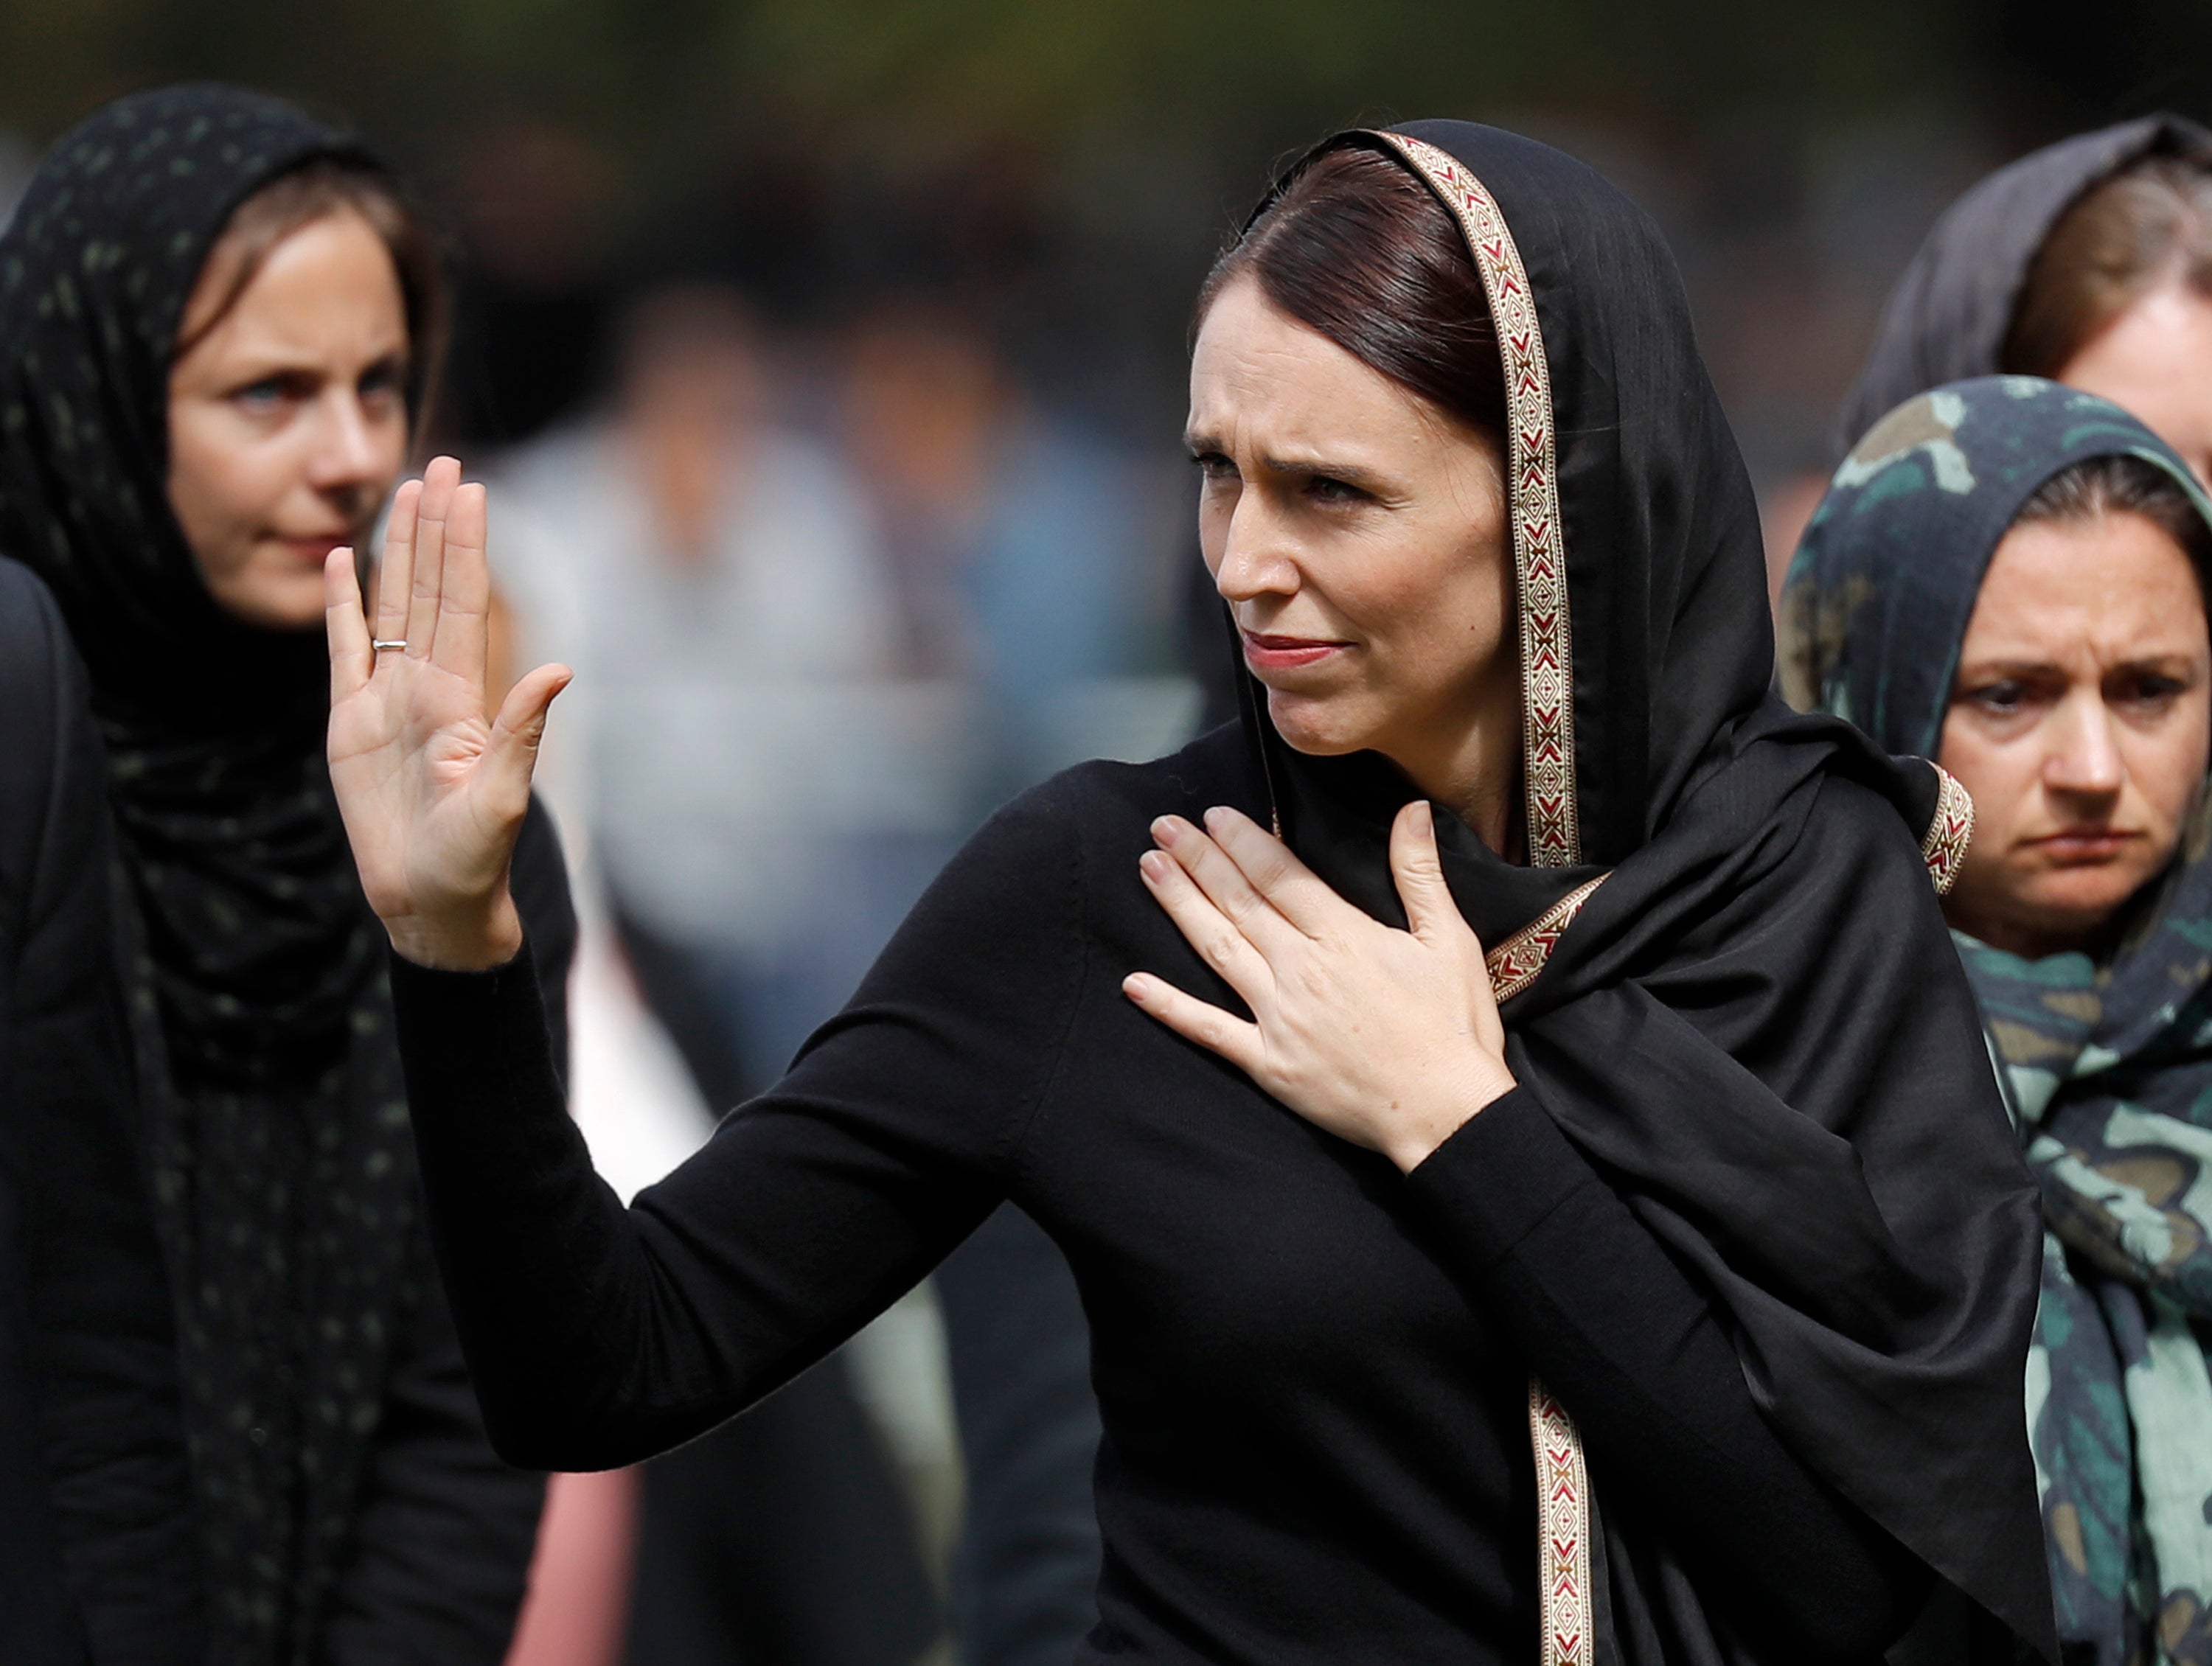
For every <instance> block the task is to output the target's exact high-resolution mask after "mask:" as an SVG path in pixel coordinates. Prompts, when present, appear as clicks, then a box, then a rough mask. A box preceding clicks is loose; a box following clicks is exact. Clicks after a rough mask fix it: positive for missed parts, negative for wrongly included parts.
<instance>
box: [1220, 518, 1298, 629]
mask: <svg viewBox="0 0 2212 1666" xmlns="http://www.w3.org/2000/svg"><path fill="white" fill-rule="evenodd" d="M1258 495H1259V494H1256V493H1253V492H1246V493H1244V494H1242V495H1241V496H1240V497H1239V498H1238V500H1237V506H1236V508H1235V509H1234V510H1232V511H1231V513H1230V516H1229V534H1228V537H1227V539H1226V541H1225V542H1224V544H1223V546H1222V554H1221V565H1220V566H1218V567H1216V568H1215V569H1214V572H1213V587H1214V588H1215V589H1216V590H1218V591H1220V592H1221V594H1222V596H1223V597H1225V599H1227V600H1229V601H1231V602H1245V601H1249V600H1251V599H1252V598H1253V597H1256V596H1267V595H1280V596H1287V595H1289V594H1291V592H1292V591H1296V590H1297V587H1298V574H1297V564H1296V563H1295V562H1293V561H1292V560H1291V559H1290V556H1289V554H1288V553H1287V552H1285V550H1284V548H1283V547H1282V544H1281V542H1280V540H1279V538H1278V537H1277V536H1274V528H1273V526H1272V525H1271V524H1270V522H1271V518H1270V517H1269V516H1268V514H1267V511H1266V508H1265V506H1263V505H1261V504H1260V503H1258V502H1257V501H1255V500H1256V499H1257V497H1258Z"/></svg>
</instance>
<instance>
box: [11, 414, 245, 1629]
mask: <svg viewBox="0 0 2212 1666" xmlns="http://www.w3.org/2000/svg"><path fill="white" fill-rule="evenodd" d="M6 412H7V407H6V405H5V403H4V401H0V421H6V420H8V419H7V415H6ZM105 788H106V783H105V779H104V763H103V760H102V758H101V756H100V740H99V736H98V735H97V734H96V733H95V732H94V729H93V724H92V714H91V712H90V710H89V708H88V706H87V703H86V688H85V679H84V669H83V667H82V665H81V664H80V663H78V660H77V657H76V651H75V650H74V649H73V648H71V647H70V641H69V635H68V633H67V630H66V628H65V627H64V625H63V623H62V619H61V615H60V613H59V611H58V609H56V607H55V606H54V602H53V598H52V596H51V595H49V594H48V593H47V591H46V587H45V586H44V585H41V584H40V582H39V581H38V579H35V578H34V577H33V576H32V575H31V574H30V573H29V572H27V571H26V570H25V569H24V568H22V567H21V566H18V565H16V564H15V562H14V561H10V560H0V1660H5V1661H7V1662H8V1663H9V1666H201V1663H202V1662H204V1660H205V1659H206V1651H207V1640H206V1635H205V1633H204V1629H203V1627H202V1625H201V1597H200V1578H199V1557H198V1554H197V1542H196V1540H195V1537H194V1534H195V1523H194V1519H193V1515H192V1509H191V1475H190V1472H189V1470H188V1469H187V1467H186V1463H185V1434H184V1425H183V1421H182V1418H181V1415H180V1414H179V1406H178V1389H177V1359H176V1341H175V1328H174V1325H173V1322H172V1319H171V1316H170V1311H169V1286H168V1280H167V1277H166V1275H165V1274H164V1271H163V1269H162V1265H161V1251H160V1248H159V1246H158V1245H157V1244H156V1242H155V1235H154V1221H153V1211H152V1205H151V1203H150V1200H149V1197H148V1196H147V1193H146V1188H145V1179H144V1167H143V1163H142V1161H141V1160H140V1151H139V1145H138V1139H139V1133H140V1124H141V1106H140V1103H139V1096H138V1091H137V1090H138V1083H137V1073H136V1072H135V1071H134V1070H133V1069H132V1064H131V1039H130V1026H129V1020H128V1018H127V1017H126V1015H125V1006H124V994H123V977H122V962H121V958H120V956H119V954H118V952H117V950H118V938H117V936H116V935H115V930H114V911H113V907H112V901H111V897H110V866H111V863H112V860H113V857H114V848H115V844H114V836H113V830H112V827H111V825H110V822H109V818H108V809H107V800H106V791H105Z"/></svg>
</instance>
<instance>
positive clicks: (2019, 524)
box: [1783, 377, 2212, 1666]
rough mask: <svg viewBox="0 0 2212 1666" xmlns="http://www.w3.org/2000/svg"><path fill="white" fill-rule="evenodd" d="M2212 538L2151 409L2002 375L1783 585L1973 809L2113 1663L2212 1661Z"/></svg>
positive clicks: (1857, 454)
mask: <svg viewBox="0 0 2212 1666" xmlns="http://www.w3.org/2000/svg"><path fill="white" fill-rule="evenodd" d="M2208 558H2212V503H2208V501H2207V500H2206V499H2205V496H2204V494H2203V490H2202V488H2200V487H2199V486H2198V484H2197V481H2196V479H2195V477H2194V476H2192V475H2191V472H2190V470H2189V469H2188V468H2187V467H2186V466H2185V464H2184V463H2183V461H2182V459H2181V457H2179V455H2178V454H2177V453H2176V452H2175V451H2172V449H2171V448H2170V447H2168V446H2167V445H2166V444H2164V443H2163V442H2162V441H2160V440H2159V439H2156V438H2154V436H2153V435H2152V433H2150V431H2149V430H2148V428H2147V427H2144V426H2143V425H2142V423H2140V422H2138V421H2136V420H2135V419H2134V418H2133V417H2130V416H2128V415H2124V413H2122V412H2121V411H2120V410H2119V409H2118V408H2117V407H2115V406H2112V405H2111V404H2108V403H2106V402H2105V401H2103V400H2101V399H2099V398H2096V397H2093V396H2091V395H2088V394H2086V393H2081V392H2079V391H2074V390H2071V389H2068V388H2062V387H2060V386H2058V385H2056V384H2054V383H2051V382H2045V381H2038V380H2033V379H2028V378H2024V377H1991V378H1987V379H1982V380H1978V381H1969V382H1961V383H1954V384H1953V385H1949V386H1947V387H1943V388H1939V389H1937V390H1936V391H1934V392H1932V393H1928V394H1923V395H1922V396H1921V397H1918V398H1916V399H1912V400H1910V401H1908V402H1907V403H1905V404H1904V405H1901V406H1900V407H1899V408H1898V409H1896V410H1894V411H1892V412H1891V413H1890V414H1889V415H1887V417H1885V418H1883V419H1882V420H1881V421H1880V422H1878V423H1877V424H1875V427H1873V428H1872V429H1871V430H1870V431H1869V433H1868V434H1867V435H1866V437H1865V438H1864V439H1862V440H1861V441H1860V442H1859V444H1858V446H1857V449H1856V450H1854V451H1852V453H1851V455H1850V457H1849V458H1847V459H1846V460H1845V461H1844V464H1843V467H1842V468H1841V469H1840V470H1838V472H1837V475H1836V478H1835V482H1834V484H1833V486H1832V488H1830V490H1829V492H1828V495H1827V497H1826V500H1824V501H1823V502H1822V504H1821V506H1820V509H1819V510H1818V512H1816V513H1815V514H1814V518H1813V521H1812V524H1811V526H1810V527H1809V529H1808V530H1807V532H1806V535H1805V541H1804V543H1803V544H1802V547H1801V548H1799V550H1798V552H1797V557H1796V562H1795V563H1794V564H1793V566H1791V569H1790V579H1789V582H1788V585H1787V586H1786V588H1785V589H1784V592H1783V677H1784V686H1785V692H1787V693H1788V694H1789V695H1790V699H1791V700H1792V701H1793V703H1795V704H1796V705H1798V706H1804V707H1808V708H1815V707H1817V708H1820V709H1824V710H1826V711H1828V712H1834V713H1837V714H1838V715H1840V716H1844V717H1847V718H1850V719H1851V720H1852V721H1853V722H1855V723H1857V724H1859V726H1860V727H1861V728H1863V729H1864V730H1866V731H1867V732H1868V733H1869V734H1870V735H1872V736H1874V737H1875V740H1876V741H1878V742H1880V743H1881V744H1882V745H1884V746H1887V747H1893V748H1898V749H1899V750H1902V751H1912V752H1918V753H1923V754H1926V755H1928V756H1930V757H1935V758H1937V759H1938V760H1939V761H1940V762H1941V763H1942V765H1943V766H1944V767H1945V768H1947V769H1948V770H1950V771H1952V772H1954V773H1955V774H1956V775H1958V776H1959V777H1960V779H1961V780H1962V781H1964V782H1965V783H1966V786H1967V787H1968V788H1969V789H1970V790H1971V791H1972V792H1973V794H1974V797H1975V802H1976V807H1977V809H1978V827H1977V829H1976V833H1975V842H1974V845H1973V847H1972V851H1971V853H1970V854H1969V855H1968V857H1967V858H1966V863H1964V865H1963V866H1962V868H1961V869H1960V876H1959V881H1958V883H1957V885H1956V887H1955V888H1954V890H1953V891H1952V893H1951V896H1950V900H1949V901H1948V905H1947V912H1948V914H1949V916H1950V919H1951V924H1952V926H1953V928H1954V936H1955V937H1956V938H1957V940H1958V942H1959V946H1960V952H1961V953H1962V954H1963V955H1964V956H1965V959H1966V970H1967V972H1968V975H1969V976H1970V977H1971V978H1972V980H1973V984H1974V988H1975V992H1976V994H1977V995H1978V997H1979V1000H1980V1004H1981V1009H1982V1014H1983V1018H1984V1024H1985V1027H1986V1028H1987V1032H1988V1036H1989V1043H1990V1053H1991V1056H1992V1057H1993V1058H1994V1059H1995V1060H1996V1063H1997V1064H1998V1066H1999V1069H1998V1073H1997V1074H1998V1076H1999V1079H2000V1083H2001V1085H2002V1087H2004V1089H2005V1091H2006V1094H2007V1097H2008V1100H2009V1101H2010V1104H2011V1107H2012V1110H2013V1112H2014V1116H2015V1121H2016V1122H2017V1124H2019V1127H2020V1130H2021V1136H2022V1138H2023V1139H2024V1141H2025V1142H2026V1143H2027V1157H2028V1162H2029V1166H2031V1167H2032V1168H2033V1170H2034V1172H2035V1174H2036V1177H2037V1178H2038V1179H2039V1181H2040V1183H2041V1187H2042V1193H2043V1206H2044V1217H2045V1223H2046V1227H2047V1234H2046V1241H2045V1255H2044V1268H2043V1289H2042V1297H2041V1301H2040V1306H2039V1315H2038V1319H2037V1324H2036V1332H2035V1342H2034V1347H2033V1353H2032V1354H2031V1355H2030V1358H2029V1365H2028V1378H2027V1413H2028V1419H2029V1425H2030V1429H2029V1433H2030V1437H2031V1441H2032V1444H2033V1448H2034V1451H2035V1457H2036V1471H2037V1480H2038V1483H2039V1489H2040V1492H2041V1494H2042V1506H2043V1520H2044V1528H2045V1536H2046V1540H2047V1542H2048V1557H2049V1561H2050V1566H2051V1580H2052V1585H2053V1590H2054V1595H2055V1597H2056V1601H2057V1621H2058V1627H2059V1633H2060V1637H2061V1639H2062V1641H2063V1643H2064V1644H2065V1645H2067V1652H2066V1655H2065V1657H2066V1659H2068V1660H2069V1662H2071V1661H2079V1662H2082V1663H2085V1666H2086V1663H2095V1666H2136V1663H2159V1666H2169V1663H2170V1666H2203V1663H2207V1662H2212V1613H2208V1603H2209V1602H2212V1375H2208V1372H2207V1368H2206V1358H2205V1345H2206V1341H2207V1339H2208V1338H2212V958H2208V956H2209V955H2212V860H2208V838H2207V832H2208V825H2209V824H2208V821H2207V819H2206V803H2205V793H2204V784H2205V778H2206V766H2207V749H2208V731H2212V694H2208V689H2207V683H2208V681H2212V648H2208V646H2207V629H2206V624H2205V609H2204V601H2203V584H2204V574H2205V571H2206V566H2207V562H2208ZM2192 564H2193V566H2194V572H2192V571H2191V567H2192Z"/></svg>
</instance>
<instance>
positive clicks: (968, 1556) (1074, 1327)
mask: <svg viewBox="0 0 2212 1666" xmlns="http://www.w3.org/2000/svg"><path fill="white" fill-rule="evenodd" d="M1201 570H1202V569H1201ZM937 1306H938V1312H939V1313H941V1314H942V1315H943V1316H944V1319H945V1360H946V1363H947V1364H948V1365H949V1366H951V1374H952V1403H953V1407H954V1409H955V1410H956V1412H957V1415H958V1421H959V1428H960V1451H961V1457H962V1460H963V1474H964V1475H965V1477H966V1480H967V1490H966V1493H965V1496H964V1499H963V1505H962V1509H961V1521H960V1540H959V1543H958V1544H957V1546H956V1547H955V1548H954V1551H953V1557H952V1578H951V1598H952V1601H951V1608H952V1637H953V1641H954V1643H955V1644H956V1645H957V1651H958V1654H959V1657H960V1659H961V1661H962V1662H963V1666H1067V1661H1068V1658H1069V1657H1070V1656H1072V1655H1073V1653H1074V1652H1075V1645H1076V1644H1077V1643H1078V1642H1079V1640H1080V1639H1082V1637H1083V1636H1084V1634H1085V1633H1087V1632H1088V1631H1090V1629H1091V1627H1092V1626H1094V1625H1096V1624H1097V1621H1098V1597H1097V1590H1098V1570H1099V1560H1100V1550H1099V1544H1098V1511H1097V1505H1096V1504H1095V1502H1094V1501H1093V1499H1092V1496H1091V1475H1092V1473H1093V1472H1094V1471H1095V1470H1096V1469H1097V1465H1098V1443H1099V1427H1098V1399H1097V1396H1096V1395H1095V1394H1093V1393H1092V1392H1091V1333H1090V1330H1089V1327H1088V1326H1087V1325H1085V1323H1084V1318H1083V1298H1082V1294H1081V1293H1080V1292H1079V1290H1078V1289H1077V1288H1076V1285H1075V1279H1074V1277H1073V1275H1072V1274H1071V1273H1070V1272H1069V1271H1068V1268H1067V1258H1066V1257H1065V1256H1063V1255H1061V1254H1060V1251H1059V1249H1058V1248H1057V1247H1056V1246H1055V1245H1054V1243H1053V1241H1052V1239H1051V1238H1050V1237H1049V1236H1048V1235H1047V1234H1046V1233H1045V1232H1044V1231H1043V1230H1042V1228H1040V1227H1038V1226H1037V1224H1036V1221H1032V1220H1030V1218H1029V1216H1027V1215H1024V1214H1023V1213H1022V1212H1021V1210H1019V1209H1016V1208H1015V1207H1014V1206H1013V1205H1012V1203H1002V1204H1000V1206H999V1207H998V1208H997V1209H994V1210H993V1211H992V1213H991V1215H990V1217H989V1218H988V1219H987V1220H986V1221H984V1222H983V1224H982V1225H981V1226H980V1227H977V1228H976V1229H975V1232H974V1233H972V1234H971V1235H970V1236H969V1239H968V1241H967V1242H966V1243H964V1244H963V1245H961V1246H960V1247H959V1248H958V1249H957V1250H955V1251H953V1252H952V1253H951V1255H950V1256H948V1257H945V1262H944V1264H943V1265H941V1266H939V1268H938V1269H937Z"/></svg>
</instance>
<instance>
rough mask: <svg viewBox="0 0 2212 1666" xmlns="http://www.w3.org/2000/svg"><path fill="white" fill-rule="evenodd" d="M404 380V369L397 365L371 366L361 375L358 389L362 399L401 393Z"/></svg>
mask: <svg viewBox="0 0 2212 1666" xmlns="http://www.w3.org/2000/svg"><path fill="white" fill-rule="evenodd" d="M406 379H407V378H406V373H405V371H404V368H403V367H400V366H398V365H396V364H381V365H372V366H371V367H369V368H368V370H366V371H364V372H362V378H361V381H360V384H359V389H360V391H361V394H362V397H364V398H368V397H372V396H381V395H385V394H395V393H398V392H399V391H401V389H402V385H404V383H405V381H406Z"/></svg>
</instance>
